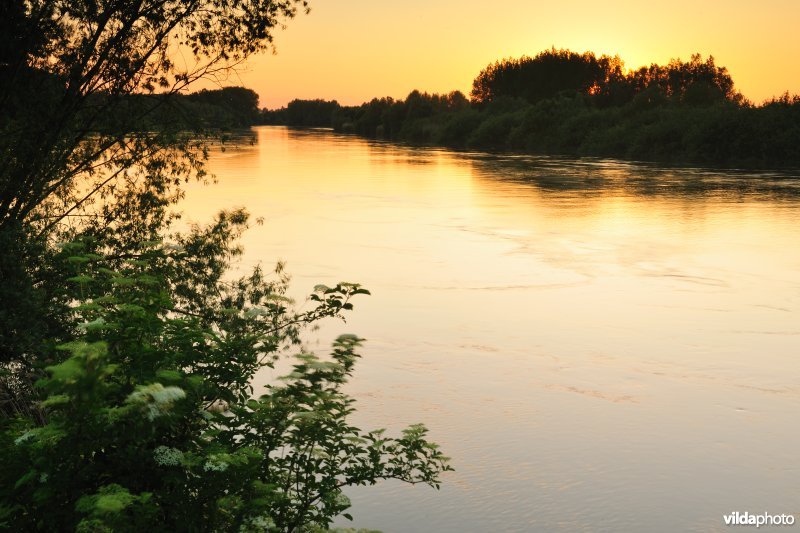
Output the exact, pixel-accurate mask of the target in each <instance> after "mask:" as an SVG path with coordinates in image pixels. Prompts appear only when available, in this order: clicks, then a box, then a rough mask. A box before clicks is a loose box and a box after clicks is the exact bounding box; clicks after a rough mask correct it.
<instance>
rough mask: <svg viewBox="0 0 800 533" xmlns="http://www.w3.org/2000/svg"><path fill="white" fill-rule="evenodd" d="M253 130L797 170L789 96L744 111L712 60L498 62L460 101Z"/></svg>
mask: <svg viewBox="0 0 800 533" xmlns="http://www.w3.org/2000/svg"><path fill="white" fill-rule="evenodd" d="M261 122H262V123H265V124H285V125H289V126H298V127H330V128H333V129H334V130H335V131H337V132H342V133H354V134H358V135H362V136H366V137H376V138H385V139H390V140H398V141H405V142H411V143H419V144H435V145H443V146H448V147H452V148H457V149H486V150H511V151H521V152H530V153H544V154H559V155H570V156H596V157H616V158H624V159H636V160H653V161H659V162H666V163H698V164H708V165H720V166H744V167H765V168H775V167H788V166H796V165H798V164H800V96H790V95H789V94H788V93H784V94H783V95H782V96H780V97H777V98H773V99H771V100H768V101H766V102H764V103H763V104H761V105H755V104H754V103H753V102H751V101H749V100H747V99H746V98H745V97H744V96H743V95H742V94H741V93H740V92H738V91H737V90H736V89H735V85H734V82H733V79H732V78H731V76H730V74H729V72H728V70H727V69H726V68H725V67H723V66H718V65H717V64H716V63H715V60H714V58H713V56H709V57H708V58H705V59H704V58H703V57H702V56H701V55H700V54H694V55H692V57H691V58H690V60H689V61H682V60H680V59H673V60H671V61H670V62H669V63H667V64H666V65H658V64H651V65H649V66H643V67H641V68H638V69H635V70H628V71H626V70H625V66H624V64H623V62H622V61H621V60H620V58H619V57H616V56H615V57H610V56H607V55H602V56H600V57H597V56H596V55H595V54H594V53H592V52H585V53H582V54H579V53H576V52H572V51H570V50H563V49H555V48H551V49H549V50H545V51H543V52H541V53H539V54H537V55H536V56H534V57H529V56H523V57H521V58H518V59H503V60H501V61H496V62H494V63H492V64H490V65H488V66H487V67H486V68H485V69H483V70H482V71H481V72H480V73H479V75H478V76H477V77H476V78H475V80H474V82H473V85H472V91H471V93H470V97H469V98H467V96H465V95H464V94H463V93H461V92H460V91H453V92H451V93H448V94H428V93H423V92H420V91H417V90H414V91H412V92H411V93H410V94H409V95H408V96H407V97H406V98H405V99H404V100H402V99H397V100H396V99H393V98H391V97H385V98H374V99H372V100H370V101H369V102H365V103H363V104H361V105H357V106H342V105H340V104H339V103H338V102H336V101H326V100H319V99H317V100H293V101H292V102H290V103H289V104H288V105H287V106H286V107H285V108H282V109H277V110H263V111H262V114H261Z"/></svg>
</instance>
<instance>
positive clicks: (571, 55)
mask: <svg viewBox="0 0 800 533" xmlns="http://www.w3.org/2000/svg"><path fill="white" fill-rule="evenodd" d="M621 77H622V62H621V61H620V59H619V58H618V57H613V58H612V57H608V56H601V57H600V58H597V57H595V55H594V54H593V53H591V52H585V53H583V54H578V53H576V52H571V51H569V50H556V49H555V48H552V49H550V50H545V51H544V52H541V53H539V54H537V55H536V56H535V57H528V56H523V57H521V58H519V59H504V60H502V61H497V62H495V63H493V64H491V65H489V66H487V67H486V68H485V69H483V70H482V71H481V73H480V74H479V75H478V77H477V78H475V81H474V82H473V83H472V93H471V96H472V98H473V100H475V101H476V102H481V103H487V102H491V101H493V100H495V99H497V98H498V97H501V96H511V97H516V98H524V99H525V100H527V101H528V102H530V103H534V102H537V101H539V100H542V99H545V98H552V97H553V96H556V95H557V94H559V93H563V92H567V93H575V92H582V93H590V94H596V93H598V92H599V91H600V90H601V87H603V86H605V85H606V84H607V83H609V82H611V81H616V80H618V79H620V78H621Z"/></svg>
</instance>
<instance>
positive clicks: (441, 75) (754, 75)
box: [227, 0, 800, 108]
mask: <svg viewBox="0 0 800 533" xmlns="http://www.w3.org/2000/svg"><path fill="white" fill-rule="evenodd" d="M311 8H312V10H311V13H310V14H309V15H302V14H301V15H298V17H297V18H295V19H293V20H291V21H289V23H288V25H287V28H286V29H285V30H283V31H277V32H276V35H275V37H276V39H275V43H276V46H277V51H278V53H277V55H271V54H261V55H258V56H256V57H253V58H251V59H250V60H249V61H248V63H247V65H246V66H245V70H244V71H243V72H241V73H239V74H238V76H236V77H234V78H232V79H230V80H228V81H227V84H237V85H238V84H242V85H245V86H247V87H250V88H252V89H254V90H255V91H257V92H258V93H259V95H260V97H261V105H262V106H266V107H270V108H274V107H280V106H283V105H285V104H286V103H287V102H289V101H290V100H292V99H294V98H325V99H335V100H338V101H339V102H340V103H342V104H358V103H361V102H363V101H366V100H369V99H371V98H373V97H375V96H393V97H395V98H404V97H405V96H406V95H407V94H408V93H409V92H410V91H411V90H412V89H419V90H421V91H428V92H449V91H451V90H455V89H458V90H461V91H463V92H464V93H465V94H468V93H469V89H470V87H471V84H472V80H473V79H474V78H475V76H476V75H477V74H478V73H479V72H480V70H481V69H482V68H484V67H485V66H486V65H487V64H488V63H490V62H493V61H495V60H496V59H501V58H504V57H519V56H521V55H523V54H528V55H535V54H536V53H538V52H539V51H541V50H544V49H546V48H550V47H551V46H555V47H556V48H569V49H571V50H573V51H577V52H583V51H586V50H590V51H594V52H595V53H597V54H598V55H600V54H604V53H605V54H610V55H615V54H618V55H619V56H620V57H621V58H622V60H623V61H624V62H625V65H626V67H628V68H635V67H639V66H642V65H645V64H650V63H653V62H655V63H666V62H667V61H669V59H670V58H674V57H680V58H681V59H684V60H688V59H689V57H690V56H691V54H692V53H694V52H700V53H702V54H703V55H704V56H706V55H708V54H712V55H714V57H715V58H716V60H717V64H718V65H724V66H726V67H728V70H729V72H730V73H731V75H732V76H733V79H734V82H735V83H736V87H737V88H738V90H740V91H741V92H742V93H743V94H744V95H745V96H746V97H748V98H750V99H751V100H753V101H755V102H757V103H760V102H761V101H763V100H764V99H766V98H769V97H771V96H774V95H779V94H781V93H783V92H784V91H786V90H788V91H789V92H790V93H800V1H798V0H761V1H755V0H726V1H722V0H671V1H669V2H657V1H656V2H653V1H647V0H605V1H600V0H595V1H589V0H572V1H567V0H562V1H560V2H556V1H552V0H551V1H538V0H528V1H524V0H492V1H478V0H403V1H395V0H311Z"/></svg>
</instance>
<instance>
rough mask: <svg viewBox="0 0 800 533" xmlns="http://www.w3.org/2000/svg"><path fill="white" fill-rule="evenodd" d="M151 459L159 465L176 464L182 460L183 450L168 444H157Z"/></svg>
mask: <svg viewBox="0 0 800 533" xmlns="http://www.w3.org/2000/svg"><path fill="white" fill-rule="evenodd" d="M153 459H154V460H155V462H156V464H158V465H159V466H178V465H180V464H181V463H182V462H183V452H182V451H180V450H178V449H177V448H170V447H169V446H159V447H158V448H156V449H155V450H153Z"/></svg>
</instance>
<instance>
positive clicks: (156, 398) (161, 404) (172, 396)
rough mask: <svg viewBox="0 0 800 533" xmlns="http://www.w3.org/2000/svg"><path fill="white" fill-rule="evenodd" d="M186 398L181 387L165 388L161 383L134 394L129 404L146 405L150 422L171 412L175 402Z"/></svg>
mask: <svg viewBox="0 0 800 533" xmlns="http://www.w3.org/2000/svg"><path fill="white" fill-rule="evenodd" d="M185 397H186V393H185V392H184V391H183V389H181V388H180V387H165V386H164V385H162V384H161V383H151V384H150V385H147V386H144V387H139V389H138V390H136V391H135V392H132V393H131V394H130V395H129V396H128V399H127V402H128V403H138V404H142V405H144V406H145V408H146V410H147V418H148V420H155V419H156V418H158V417H159V416H161V415H163V414H165V413H166V412H167V411H169V409H170V407H172V403H173V402H175V401H177V400H181V399H183V398H185Z"/></svg>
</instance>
